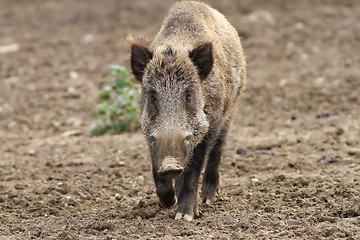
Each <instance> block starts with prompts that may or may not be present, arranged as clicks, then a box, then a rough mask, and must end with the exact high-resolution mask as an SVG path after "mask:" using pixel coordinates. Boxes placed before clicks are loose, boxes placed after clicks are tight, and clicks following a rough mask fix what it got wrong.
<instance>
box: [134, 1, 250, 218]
mask: <svg viewBox="0 0 360 240" xmlns="http://www.w3.org/2000/svg"><path fill="white" fill-rule="evenodd" d="M131 50H132V53H131V67H132V71H133V73H134V75H135V78H136V79H137V80H138V81H139V82H141V84H142V104H141V110H142V111H141V112H142V113H141V122H142V129H143V131H144V133H145V135H146V136H147V140H148V143H149V149H150V153H151V159H152V164H153V174H154V180H155V184H156V187H157V193H158V196H159V198H160V204H161V205H162V206H165V207H167V206H170V205H172V204H175V202H176V197H175V191H174V187H173V184H172V182H173V180H172V179H171V178H173V177H174V176H177V175H176V174H175V172H172V174H171V175H169V176H171V177H169V178H167V177H166V175H161V176H160V175H159V174H160V172H158V170H159V168H160V167H161V166H162V164H163V161H164V159H165V158H168V159H172V161H173V160H174V159H179V162H178V163H177V164H179V165H181V166H183V167H184V169H185V170H184V171H183V172H178V174H181V175H180V176H179V177H178V178H177V179H176V196H177V198H178V200H179V202H178V208H177V215H176V218H179V219H185V220H191V219H192V217H193V216H194V215H198V211H197V198H196V194H197V184H198V180H199V175H200V172H201V169H202V168H203V166H204V165H205V163H204V159H206V158H207V159H208V162H207V164H206V169H205V175H204V183H203V193H202V198H203V201H204V202H209V201H212V200H213V199H214V195H215V191H216V190H217V189H218V186H219V174H218V165H219V161H220V158H221V152H222V148H223V144H224V141H225V138H226V135H227V132H228V129H229V125H230V123H229V122H230V119H231V116H232V114H233V113H234V110H235V109H236V107H237V104H236V103H237V102H238V99H239V96H240V93H241V91H242V89H243V86H244V83H245V78H246V62H245V57H244V54H243V50H242V46H241V43H240V38H239V37H238V34H237V32H236V30H235V29H234V28H233V27H232V26H231V25H230V24H229V23H228V21H227V20H226V19H225V17H224V16H223V15H222V14H220V13H219V12H218V11H217V10H214V9H212V8H210V7H209V6H207V5H206V4H204V3H200V2H192V1H183V2H178V3H176V4H175V5H174V6H173V8H172V9H171V10H170V12H169V14H168V16H167V17H166V19H165V20H164V22H163V25H162V27H161V29H160V31H159V33H158V34H157V36H156V37H155V39H154V41H153V42H152V43H151V44H150V45H144V44H142V43H141V42H138V41H135V40H132V41H131ZM174 174H175V175H174Z"/></svg>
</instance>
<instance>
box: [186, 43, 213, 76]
mask: <svg viewBox="0 0 360 240" xmlns="http://www.w3.org/2000/svg"><path fill="white" fill-rule="evenodd" d="M189 56H190V59H191V60H192V61H193V63H194V64H195V66H196V68H197V70H198V72H199V75H200V78H201V80H203V79H205V78H207V76H208V75H209V73H210V71H211V68H212V65H213V61H214V60H213V53H212V43H211V42H207V43H203V44H201V45H199V46H198V47H196V48H195V49H194V50H192V51H191V52H190V54H189Z"/></svg>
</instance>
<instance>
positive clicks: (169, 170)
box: [158, 156, 184, 179]
mask: <svg viewBox="0 0 360 240" xmlns="http://www.w3.org/2000/svg"><path fill="white" fill-rule="evenodd" d="M183 171H184V167H183V166H182V164H181V161H180V159H179V158H175V157H171V156H168V157H165V158H164V160H163V161H162V163H161V165H160V168H159V170H158V174H159V176H160V177H162V178H166V179H174V178H177V177H178V176H180V174H181V173H182V172H183Z"/></svg>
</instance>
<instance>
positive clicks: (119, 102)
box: [90, 65, 140, 135]
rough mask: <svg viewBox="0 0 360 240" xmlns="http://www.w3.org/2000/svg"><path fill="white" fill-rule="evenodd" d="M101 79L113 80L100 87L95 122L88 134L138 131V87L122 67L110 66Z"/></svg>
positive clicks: (127, 71)
mask: <svg viewBox="0 0 360 240" xmlns="http://www.w3.org/2000/svg"><path fill="white" fill-rule="evenodd" d="M103 77H104V78H108V77H114V78H115V80H114V81H113V82H112V83H111V85H105V86H104V84H103V86H102V90H101V92H100V93H99V96H98V101H99V103H98V104H97V107H96V114H97V120H96V121H95V122H94V124H93V125H92V126H91V128H90V133H91V134H92V135H104V134H119V133H123V132H127V131H133V130H135V129H138V128H139V126H140V124H139V121H138V113H139V101H140V86H139V85H138V84H136V83H134V82H133V81H131V80H130V72H129V70H128V69H127V68H126V67H123V66H115V65H113V66H110V67H109V70H108V72H106V73H105V74H104V75H103Z"/></svg>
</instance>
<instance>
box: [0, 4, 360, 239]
mask: <svg viewBox="0 0 360 240" xmlns="http://www.w3.org/2000/svg"><path fill="white" fill-rule="evenodd" d="M173 2H174V1H162V0H151V1H137V0H131V1H130V0H121V1H120V0H119V1H115V0H105V1H95V0H92V1H90V0H86V1H85V0H83V1H80V0H79V1H70V0H68V1H55V0H54V1H52V0H49V1H40V0H33V1H28V0H0V5H1V7H0V49H1V47H2V46H7V45H10V44H17V45H16V46H15V47H14V46H13V49H12V50H13V51H10V52H7V53H5V52H4V50H3V52H2V53H1V51H0V239H69V240H70V239H348V240H350V239H353V240H355V239H360V137H359V136H360V54H359V49H360V4H359V3H358V2H357V1H350V0H349V1H346V0H338V1H336V0H333V1H331V0H329V1H326V0H321V1H311V0H303V1H287V0H275V1H266V0H254V1H250V0H241V1H235V0H234V1H230V0H226V1H215V0H214V1H209V3H210V4H211V5H212V6H214V7H215V8H217V9H219V10H220V11H221V12H222V13H224V14H225V15H226V16H227V18H228V20H229V21H230V22H231V23H232V24H233V25H234V26H235V28H236V29H237V30H238V32H239V35H240V36H241V37H242V40H243V45H244V48H245V51H246V55H247V59H248V64H249V67H248V82H247V90H246V92H245V93H244V95H243V97H242V102H241V105H240V106H239V111H238V112H237V116H236V117H235V119H234V123H233V126H232V130H231V136H230V138H229V141H228V144H227V147H226V151H225V153H224V157H223V160H222V164H221V169H220V171H221V186H222V188H221V191H220V194H219V195H218V196H217V200H216V202H215V204H214V205H212V206H205V205H200V210H201V212H202V215H201V217H200V218H197V219H195V220H194V221H192V222H190V223H189V222H183V221H175V220H173V218H174V215H175V212H174V210H172V209H160V208H159V207H158V205H157V197H156V194H155V187H154V184H153V180H152V176H151V171H150V169H151V166H150V162H149V160H148V153H147V148H146V145H145V141H144V139H143V136H142V134H141V132H135V133H127V134H123V135H117V136H101V137H89V136H88V135H86V134H85V133H86V131H87V129H88V127H89V125H90V124H91V123H92V121H93V120H94V116H93V115H92V111H93V110H94V108H95V105H96V100H97V94H98V92H99V87H98V85H99V83H100V82H101V81H103V79H101V75H102V74H103V73H104V72H105V71H106V70H107V68H108V66H109V65H110V64H120V65H126V64H127V58H128V52H127V51H126V45H125V38H126V36H127V35H128V34H135V35H141V36H147V37H148V38H149V39H151V38H152V37H153V36H154V34H155V33H156V32H157V31H158V29H159V26H160V25H161V22H162V19H163V18H164V16H165V15H166V13H167V11H168V9H169V8H170V6H171V5H172V4H173ZM3 49H4V48H3Z"/></svg>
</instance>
